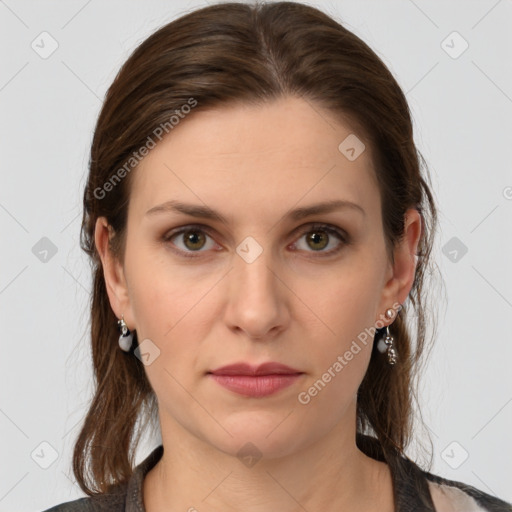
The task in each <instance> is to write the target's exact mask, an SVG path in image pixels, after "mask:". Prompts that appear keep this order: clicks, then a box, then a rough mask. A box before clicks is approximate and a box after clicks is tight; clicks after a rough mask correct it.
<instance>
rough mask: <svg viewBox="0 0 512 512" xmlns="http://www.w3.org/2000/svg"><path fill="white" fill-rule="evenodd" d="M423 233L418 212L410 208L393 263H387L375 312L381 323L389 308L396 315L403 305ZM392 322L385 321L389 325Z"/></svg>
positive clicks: (412, 279)
mask: <svg viewBox="0 0 512 512" xmlns="http://www.w3.org/2000/svg"><path fill="white" fill-rule="evenodd" d="M422 231H423V225H422V218H421V215H420V213H419V212H418V210H416V209H415V208H411V209H409V210H407V212H406V213H405V227H404V236H403V239H402V240H401V241H400V243H399V245H398V246H397V247H395V250H394V260H395V261H394V263H391V262H389V271H388V274H387V277H386V283H385V286H384V288H383V290H382V296H381V302H380V309H379V311H378V312H377V313H378V314H379V318H380V319H381V321H382V318H383V316H382V315H383V314H384V313H385V311H386V310H387V309H389V308H391V309H393V310H394V311H395V314H396V313H397V311H396V308H397V307H398V304H403V303H404V301H405V299H406V298H407V296H408V295H409V292H410V291H411V288H412V284H413V282H414V276H415V275H416V265H417V263H418V256H417V251H418V243H419V241H420V238H421V235H422ZM393 320H394V317H393V318H392V319H391V321H389V322H388V321H386V325H389V324H390V323H392V322H393Z"/></svg>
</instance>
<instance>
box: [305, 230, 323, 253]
mask: <svg viewBox="0 0 512 512" xmlns="http://www.w3.org/2000/svg"><path fill="white" fill-rule="evenodd" d="M318 233H323V231H317V232H315V233H313V234H311V235H310V236H309V239H310V240H311V241H312V242H313V243H314V244H317V243H319V242H320V240H319V238H320V239H321V238H322V235H318ZM323 238H324V241H325V234H324V236H323ZM324 247H325V243H324V244H323V245H322V247H320V248H321V249H323V248H324Z"/></svg>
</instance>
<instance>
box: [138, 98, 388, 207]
mask: <svg viewBox="0 0 512 512" xmlns="http://www.w3.org/2000/svg"><path fill="white" fill-rule="evenodd" d="M363 144H365V143H363V140H362V136H361V134H359V133H357V134H356V133H355V132H354V131H353V129H352V127H351V126H349V125H348V124H347V123H346V122H343V121H342V120H340V119H338V118H334V116H332V115H330V113H329V112H327V111H325V110H323V109H322V108H321V107H320V106H318V105H314V104H312V103H311V102H309V101H305V100H303V99H299V98H285V99H279V100H276V101H274V102H272V103H268V104H265V105H262V106H254V105H229V106H224V107H219V108H216V109H210V110H205V111H200V110H199V111H196V112H192V113H191V114H189V116H188V117H186V118H185V119H184V120H182V121H181V122H180V123H179V124H178V125H176V126H175V127H174V128H173V129H172V131H171V132H170V133H169V134H168V135H167V136H166V137H165V138H164V139H163V140H162V141H161V142H159V143H158V144H157V145H156V147H155V148H154V149H152V150H151V151H150V152H149V154H148V155H147V156H146V157H145V158H144V159H143V160H142V162H141V163H140V164H139V167H138V168H137V169H136V171H135V172H134V175H133V182H132V190H131V198H130V210H131V209H132V207H133V209H134V210H135V211H137V212H138V213H140V214H143V212H145V211H147V210H148V209H149V208H151V207H153V206H155V205H156V204H158V203H162V202H165V201H168V200H172V199H181V200H184V201H188V202H194V203H198V202H202V203H204V204H207V205H208V206H210V207H212V208H214V209H216V210H220V211H224V212H226V213H227V214H228V215H230V214H231V213H232V211H231V210H233V209H236V211H238V212H244V211H248V210H250V209H252V210H253V211H258V209H261V208H262V207H263V206H264V207H265V208H266V210H268V211H272V212H274V213H275V214H278V213H279V212H281V210H286V209H288V208H291V207H292V206H293V205H295V204H297V203H304V204H309V203H312V202H318V201H325V200H335V199H345V200H349V201H352V202H356V203H358V204H361V206H363V208H365V209H367V208H371V207H372V205H375V204H378V202H379V197H378V188H377V184H376V181H375V177H374V170H373V166H372V158H371V151H370V147H369V145H368V144H367V143H366V144H365V145H363ZM347 150H348V151H347ZM354 155H355V158H354ZM269 209H270V210H269Z"/></svg>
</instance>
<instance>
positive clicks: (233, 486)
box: [143, 412, 394, 512]
mask: <svg viewBox="0 0 512 512" xmlns="http://www.w3.org/2000/svg"><path fill="white" fill-rule="evenodd" d="M353 419H354V420H355V412H354V417H353ZM160 423H161V429H162V443H163V446H164V453H163V455H162V458H161V460H160V461H159V462H158V463H157V464H156V465H155V467H154V468H152V470H151V471H150V472H149V473H148V474H147V475H146V478H145V479H144V493H143V494H144V503H145V508H146V512H160V511H164V510H165V511H169V510H186V511H191V512H194V511H196V510H197V511H201V512H208V511H210V510H211V511H213V510H222V511H223V512H224V511H226V512H231V511H233V512H234V511H240V510H244V511H246V512H268V510H269V509H271V510H282V511H285V512H295V511H297V512H298V511H301V512H303V511H304V510H307V511H312V510H324V511H331V510H332V511H339V510H351V511H354V512H356V511H359V510H361V511H363V510H364V511H367V512H368V511H373V510H379V511H380V512H387V510H390V511H392V510H394V504H393V493H392V482H391V474H390V472H389V467H388V466H387V465H386V464H384V463H382V462H378V461H376V460H374V459H371V458H370V457H368V456H366V455H365V454H364V453H363V452H361V451H360V450H359V449H358V448H357V446H356V442H355V421H350V422H348V423H350V425H354V427H353V428H352V429H350V428H347V427H348V426H347V422H344V423H342V422H340V423H339V424H338V425H336V426H335V428H334V429H332V430H331V431H330V432H329V433H328V434H327V435H325V436H324V437H322V438H321V439H320V440H318V441H317V442H314V443H312V444H310V445H309V446H307V447H304V448H302V449H300V450H295V451H292V453H290V454H289V455H285V456H280V457H275V458H269V457H266V456H262V457H261V458H259V459H258V457H257V456H256V458H255V459H253V460H251V458H250V452H248V456H246V457H240V458H239V457H237V454H236V453H234V454H228V453H225V452H223V451H220V450H218V449H217V448H216V447H214V446H212V445H211V444H209V443H207V442H205V441H204V440H203V439H199V438H198V437H196V436H194V435H192V434H191V433H190V432H189V431H188V430H186V429H184V428H183V427H182V426H181V425H179V424H178V423H176V422H175V421H173V420H172V419H171V418H169V417H166V416H165V415H162V414H161V416H160ZM256 460H257V462H255V461H256Z"/></svg>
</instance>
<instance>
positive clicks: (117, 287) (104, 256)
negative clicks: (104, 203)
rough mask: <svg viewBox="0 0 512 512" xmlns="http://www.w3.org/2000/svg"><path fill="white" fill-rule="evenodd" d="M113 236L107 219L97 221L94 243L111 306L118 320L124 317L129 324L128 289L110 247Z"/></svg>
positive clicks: (120, 265)
mask: <svg viewBox="0 0 512 512" xmlns="http://www.w3.org/2000/svg"><path fill="white" fill-rule="evenodd" d="M112 235H113V230H112V227H111V226H110V225H109V224H108V222H107V220H106V218H105V217H99V218H98V219H97V220H96V226H95V231H94V241H95V244H96V250H97V251H98V254H99V257H100V259H101V264H102V267H103V277H104V279H105V286H106V288H107V293H108V298H109V301H110V306H111V308H112V310H113V312H114V314H115V315H116V316H117V317H118V318H121V316H122V315H124V317H125V320H126V322H127V323H128V320H129V319H130V314H129V304H130V302H129V296H128V289H127V286H126V280H125V275H124V269H123V266H122V264H121V262H120V261H119V259H118V258H117V257H116V256H115V255H114V254H113V252H112V250H111V247H110V243H109V241H110V239H111V237H112Z"/></svg>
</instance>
